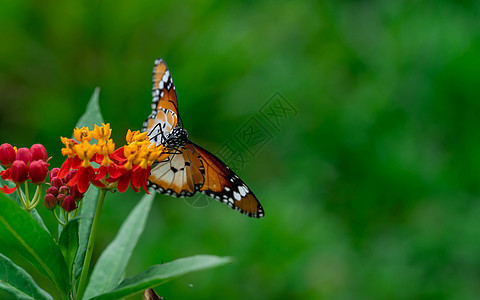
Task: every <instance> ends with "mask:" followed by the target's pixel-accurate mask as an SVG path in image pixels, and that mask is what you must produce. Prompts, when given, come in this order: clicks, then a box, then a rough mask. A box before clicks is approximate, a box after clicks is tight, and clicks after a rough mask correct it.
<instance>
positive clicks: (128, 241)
mask: <svg viewBox="0 0 480 300" xmlns="http://www.w3.org/2000/svg"><path fill="white" fill-rule="evenodd" d="M154 198H155V194H150V195H148V194H146V195H145V196H143V198H142V200H141V201H140V202H139V203H138V204H137V205H136V206H135V208H134V209H133V210H132V212H131V213H130V215H129V216H128V218H127V219H126V220H125V222H123V224H122V227H121V228H120V230H119V231H118V234H117V236H116V237H115V239H114V240H113V241H112V242H111V243H110V245H108V247H107V248H106V249H105V251H103V252H102V254H101V255H100V257H99V258H98V260H97V263H96V264H95V268H94V269H93V272H92V275H91V277H90V281H89V284H88V286H87V289H86V291H85V295H84V298H85V299H89V298H91V297H94V296H97V295H99V294H102V293H104V292H106V291H109V290H111V289H113V288H114V287H115V286H117V285H118V283H119V282H120V280H121V279H122V276H123V274H124V272H125V268H126V267H127V264H128V261H129V260H130V256H131V255H132V252H133V248H134V247H135V245H136V244H137V242H138V238H139V237H140V235H141V234H142V232H143V229H144V228H145V223H146V221H147V217H148V213H149V212H150V208H151V206H152V201H153V199H154Z"/></svg>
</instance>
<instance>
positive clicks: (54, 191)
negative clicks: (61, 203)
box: [47, 186, 58, 197]
mask: <svg viewBox="0 0 480 300" xmlns="http://www.w3.org/2000/svg"><path fill="white" fill-rule="evenodd" d="M47 194H52V195H53V196H55V197H57V195H58V189H57V188H56V187H54V186H51V187H49V188H48V190H47Z"/></svg>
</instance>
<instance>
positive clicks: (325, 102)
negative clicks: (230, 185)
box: [0, 0, 480, 299]
mask: <svg viewBox="0 0 480 300" xmlns="http://www.w3.org/2000/svg"><path fill="white" fill-rule="evenodd" d="M0 3H1V5H0V28H1V30H0V41H1V42H0V44H1V45H0V107H1V111H0V115H1V118H0V138H1V142H2V143H3V142H9V143H12V144H15V145H17V146H19V147H21V146H28V147H29V146H30V145H32V144H33V143H43V144H44V145H46V147H47V151H48V153H49V155H52V156H53V159H52V164H54V165H55V164H57V165H59V164H60V163H61V162H62V158H61V154H60V148H61V143H60V140H59V137H60V136H69V135H71V133H72V129H73V126H74V125H75V123H76V121H77V120H78V118H79V117H80V116H81V114H82V113H83V111H84V109H85V107H86V104H87V101H88V99H89V97H90V95H91V94H92V92H93V90H94V88H95V87H96V86H99V87H100V88H101V92H100V106H101V109H102V112H103V115H104V118H105V120H106V121H107V122H110V123H111V125H112V127H113V130H114V133H113V135H114V139H115V140H116V142H117V144H121V143H122V142H123V141H124V135H125V132H126V131H127V129H129V128H131V129H139V128H140V127H141V124H142V122H143V120H144V119H145V117H146V116H147V115H148V114H149V113H150V101H151V95H150V91H151V70H152V67H153V61H154V59H155V58H156V57H163V58H164V59H165V60H166V62H167V63H168V65H169V67H170V70H171V71H172V73H173V78H174V81H175V84H176V87H177V93H178V97H179V106H180V111H181V115H182V119H183V120H184V125H185V127H186V128H187V130H188V131H189V133H190V135H191V136H192V138H193V140H194V141H196V142H197V143H199V144H201V145H203V146H205V147H206V148H207V149H211V150H212V151H214V152H215V151H216V149H219V148H220V147H221V146H222V145H223V144H224V143H225V142H226V141H231V140H232V139H233V137H234V134H235V132H237V131H238V130H239V129H240V128H242V126H243V125H244V124H245V122H247V121H248V120H249V119H250V118H252V117H258V116H259V111H260V109H261V107H262V106H263V105H265V103H267V101H268V100H269V99H270V97H272V96H273V95H274V94H275V93H277V92H279V93H281V95H283V96H284V97H285V99H287V101H288V102H289V103H291V104H292V106H293V107H294V108H295V110H296V111H297V114H296V116H288V117H286V118H285V120H284V121H283V122H282V123H281V125H280V126H279V129H278V130H276V131H275V130H273V129H272V128H271V127H268V130H270V132H271V134H272V138H271V139H270V140H269V141H268V143H266V144H265V146H264V147H263V148H262V149H261V151H258V152H257V153H255V155H253V156H250V157H249V156H248V155H249V153H248V151H247V150H246V149H243V148H241V147H239V146H238V144H237V146H236V147H237V148H236V149H237V150H238V151H239V153H240V154H241V155H245V156H246V157H249V161H248V162H246V163H245V165H244V166H243V167H242V168H241V169H240V168H239V169H237V171H238V173H239V175H240V176H241V177H242V178H243V179H244V180H245V181H246V182H247V183H248V184H249V186H250V187H251V189H252V190H254V191H255V193H256V194H257V196H258V198H259V199H260V201H261V203H262V204H263V206H264V208H265V211H266V217H265V218H263V219H261V220H256V219H250V218H247V217H245V216H244V215H241V214H239V213H237V212H235V211H233V210H231V209H229V208H228V207H226V206H225V205H221V204H218V203H212V204H211V205H209V206H207V207H193V206H192V205H190V204H189V203H188V202H186V201H184V200H182V199H175V198H169V197H167V196H161V195H157V198H156V201H155V203H154V207H153V210H152V212H151V215H150V217H149V220H148V223H147V226H148V228H147V229H146V231H145V233H144V234H143V236H142V238H141V240H140V244H139V246H138V247H137V248H136V249H135V252H134V255H133V258H132V261H131V263H130V264H129V268H128V271H127V275H133V274H136V273H138V272H140V271H142V270H144V269H146V268H147V267H149V266H150V265H152V264H157V263H160V262H161V261H164V262H168V261H171V260H173V259H176V258H179V257H183V256H189V255H194V254H216V255H222V256H223V255H231V256H234V257H235V258H236V262H235V263H234V264H230V265H227V266H224V267H221V268H217V269H212V270H208V271H204V272H198V273H194V274H191V275H189V276H186V277H182V278H179V279H177V280H174V281H171V282H169V283H168V284H165V285H162V286H160V287H158V288H157V289H156V291H157V292H158V294H159V295H161V296H163V297H164V298H165V299H478V297H479V295H480V227H479V222H480V219H479V216H480V202H479V194H480V185H479V182H480V117H479V116H480V101H479V99H478V95H479V87H480V23H479V22H478V16H479V13H480V3H479V2H478V1H345V2H340V1H329V0H325V1H324V0H322V1H302V2H299V1H296V2H293V1H273V0H270V1H268V0H266V1H246V2H220V1H208V0H206V1H205V0H204V1H189V2H181V3H180V2H178V3H171V2H166V1H162V2H159V1H137V2H132V1H125V0H119V1H115V2H106V1H104V2H103V1H102V2H101V1H60V2H59V1H41V2H38V1H6V0H2V1H0ZM259 120H260V119H259ZM262 122H263V121H262ZM139 198H140V195H137V194H135V193H130V194H127V195H119V194H118V193H117V194H115V195H109V196H108V198H107V201H106V204H105V206H104V210H103V213H102V219H101V229H100V232H99V237H98V241H97V243H96V252H95V254H94V255H95V257H96V256H98V254H99V253H100V251H101V249H103V248H104V247H105V246H106V245H108V243H109V242H110V241H111V240H112V239H113V238H114V236H115V234H116V231H117V230H118V228H119V226H120V224H121V223H122V221H123V220H124V219H125V217H126V216H127V214H128V213H129V211H130V210H131V209H132V207H133V206H134V205H135V203H136V202H137V201H138V199H139ZM40 212H41V213H42V215H44V217H45V219H46V220H47V221H48V226H49V227H50V228H52V230H53V231H54V230H55V224H54V223H53V218H52V217H51V215H50V214H49V213H48V211H46V210H45V209H44V208H40ZM1 251H2V252H5V253H6V254H8V255H10V256H12V257H14V258H15V259H16V260H18V261H19V264H21V265H22V266H24V267H25V268H27V269H28V270H31V269H32V268H31V267H30V266H29V265H28V264H26V263H24V262H21V260H19V258H18V255H16V254H15V252H14V251H13V250H12V249H2V250H1ZM95 257H94V258H95ZM31 271H32V270H31ZM32 272H33V271H32ZM35 278H36V280H37V281H38V282H39V283H40V284H41V285H42V286H44V287H45V288H46V289H51V286H50V283H49V282H48V281H47V280H46V279H45V278H44V277H42V276H41V275H39V274H38V273H37V274H36V275H35ZM0 297H4V298H7V297H8V296H7V295H6V294H0ZM138 298H139V297H137V298H132V299H138Z"/></svg>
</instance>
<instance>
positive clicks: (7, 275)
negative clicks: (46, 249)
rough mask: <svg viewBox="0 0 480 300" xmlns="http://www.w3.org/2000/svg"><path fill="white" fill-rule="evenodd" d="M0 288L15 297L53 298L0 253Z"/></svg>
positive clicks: (42, 299) (46, 299)
mask: <svg viewBox="0 0 480 300" xmlns="http://www.w3.org/2000/svg"><path fill="white" fill-rule="evenodd" d="M0 289H2V290H4V291H6V292H8V293H10V294H11V295H12V296H14V297H15V299H40V300H50V299H51V300H53V298H52V296H50V295H49V294H48V293H47V292H45V291H44V290H42V289H41V288H40V287H39V286H38V285H37V283H35V281H33V278H32V276H30V274H28V273H27V272H25V270H24V269H22V268H20V267H19V266H17V265H16V264H14V263H13V262H12V261H11V260H10V259H9V258H8V257H6V256H4V255H3V254H1V253H0Z"/></svg>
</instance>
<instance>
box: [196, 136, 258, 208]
mask: <svg viewBox="0 0 480 300" xmlns="http://www.w3.org/2000/svg"><path fill="white" fill-rule="evenodd" d="M195 148H196V149H197V151H198V153H199V154H200V156H201V159H202V161H203V166H204V168H205V181H204V183H203V187H202V188H201V189H200V192H202V193H203V194H205V195H207V196H210V197H212V198H214V199H216V200H218V201H220V202H223V203H225V204H227V205H228V206H230V207H231V208H233V209H236V210H238V211H240V212H241V213H243V214H246V215H248V216H250V217H254V218H262V217H263V216H264V215H265V212H264V211H263V208H262V206H261V205H260V202H258V199H257V197H255V195H254V194H253V192H252V191H251V190H250V189H249V188H248V187H247V185H246V184H245V183H244V182H243V181H242V180H241V179H240V178H239V177H238V176H237V175H236V174H235V173H234V172H233V171H232V170H231V169H230V168H229V167H228V166H227V165H225V164H224V163H223V162H222V161H221V160H220V159H218V158H217V157H216V156H215V155H213V154H212V153H210V152H208V151H207V150H205V149H203V148H202V147H200V146H198V145H195Z"/></svg>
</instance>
